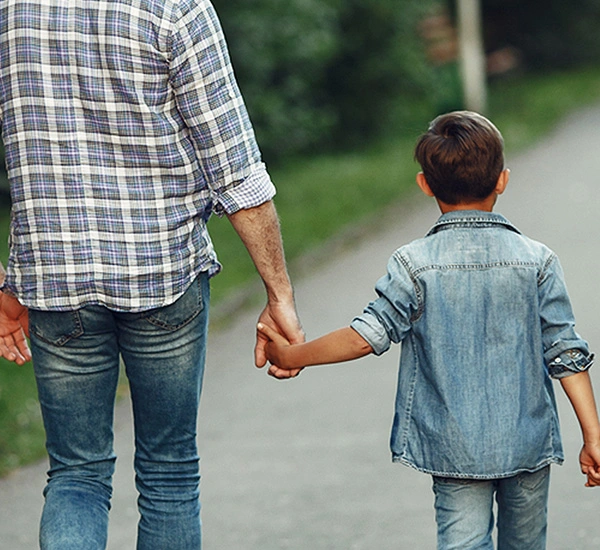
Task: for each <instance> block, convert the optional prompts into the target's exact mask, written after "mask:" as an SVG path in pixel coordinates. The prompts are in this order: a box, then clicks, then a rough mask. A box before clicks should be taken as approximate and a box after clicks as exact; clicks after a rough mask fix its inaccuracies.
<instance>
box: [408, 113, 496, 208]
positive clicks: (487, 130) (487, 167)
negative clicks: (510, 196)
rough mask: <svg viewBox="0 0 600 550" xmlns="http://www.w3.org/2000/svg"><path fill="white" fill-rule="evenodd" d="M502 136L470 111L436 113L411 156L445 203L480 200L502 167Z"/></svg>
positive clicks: (494, 182) (430, 186) (489, 123)
mask: <svg viewBox="0 0 600 550" xmlns="http://www.w3.org/2000/svg"><path fill="white" fill-rule="evenodd" d="M503 149H504V140H503V139H502V134H501V133H500V132H499V131H498V129H497V128H496V127H495V126H494V125H493V124H492V123H491V122H490V121H489V120H488V119H487V118H485V117H483V116H481V115H479V114H477V113H473V112H471V111H455V112H453V113H448V114H445V115H440V116H438V117H437V118H436V119H435V120H433V122H432V123H431V124H430V125H429V129H428V130H427V132H426V133H424V134H423V135H422V136H421V137H420V138H419V140H418V141H417V146H416V148H415V160H416V161H417V162H418V163H419V164H420V165H421V169H422V170H423V174H424V175H425V179H426V180H427V184H428V185H429V188H430V189H431V191H432V192H433V194H434V195H435V196H436V198H438V199H439V200H441V201H442V202H445V203H446V204H452V205H456V204H460V203H462V202H466V201H472V200H482V199H485V198H486V197H488V196H489V195H490V194H491V193H492V192H493V191H494V188H495V187H496V183H497V181H498V178H499V176H500V173H501V172H502V170H503V169H504V153H503Z"/></svg>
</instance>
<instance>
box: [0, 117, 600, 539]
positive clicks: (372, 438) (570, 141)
mask: <svg viewBox="0 0 600 550" xmlns="http://www.w3.org/2000/svg"><path fill="white" fill-rule="evenodd" d="M599 128H600V106H597V107H595V108H590V109H586V110H583V111H580V112H579V113H577V114H575V115H573V116H571V117H570V118H568V119H567V120H566V121H565V122H564V123H563V124H561V125H560V126H559V127H558V128H557V129H556V131H555V132H553V133H552V134H551V135H550V136H549V137H548V138H547V139H545V140H544V141H543V142H541V143H539V144H538V145H537V146H535V147H533V148H531V149H530V150H527V151H524V152H522V153H521V154H520V155H518V156H515V157H509V158H508V159H507V165H508V167H509V168H511V171H512V174H511V182H510V184H509V187H508V190H507V192H506V194H505V195H504V196H503V197H501V199H500V201H499V203H498V206H497V209H496V210H497V211H498V212H501V213H502V214H504V215H506V216H507V217H508V218H509V219H510V220H511V221H512V222H513V223H515V225H517V226H518V227H519V228H520V229H521V230H522V231H524V232H525V233H526V234H528V235H529V236H530V237H533V238H536V239H539V240H541V241H543V242H545V243H546V244H547V245H549V246H550V247H551V248H553V249H554V250H555V252H557V253H558V255H559V256H560V258H561V261H562V264H563V267H564V270H565V273H566V277H567V283H568V285H569V289H570V292H571V297H572V301H573V305H574V309H575V314H576V316H577V319H578V330H579V332H580V333H581V334H582V335H583V336H584V337H585V338H587V339H588V341H589V342H590V344H591V346H592V348H593V349H595V351H597V352H598V351H600V324H599V323H597V322H596V320H597V313H596V312H597V311H599V310H600V292H599V291H598V288H597V286H598V273H599V272H600V269H599V268H600V265H599V264H600V245H599V244H598V241H599V227H600V225H599V223H598V218H599V212H600V195H599V194H598V188H599V185H598V184H599V179H600V176H599V174H600V153H599V151H600V130H599ZM500 130H502V128H500ZM326 184H327V182H324V185H326ZM437 215H438V213H437V210H436V208H435V205H434V204H433V203H432V202H431V201H429V200H426V199H421V198H416V199H415V201H414V203H412V204H411V205H408V206H404V207H402V208H399V209H398V210H397V211H395V212H391V213H389V215H387V216H386V218H385V222H386V224H387V227H386V228H384V229H382V228H380V229H379V230H373V229H371V230H370V231H369V233H368V234H367V235H365V236H364V238H362V239H359V240H356V241H354V242H351V243H350V244H349V245H348V246H346V248H345V249H343V250H336V251H335V252H333V251H332V252H330V253H329V254H327V255H328V256H329V260H328V261H326V262H324V263H320V264H318V266H316V267H314V268H313V269H312V270H308V273H304V274H303V275H302V276H299V277H297V278H296V296H297V301H298V307H299V311H300V314H301V317H302V321H303V324H304V328H305V330H306V333H307V335H308V337H315V336H317V335H319V334H321V333H323V332H325V331H329V330H331V329H334V328H338V327H340V326H343V325H345V324H347V323H349V322H350V320H351V319H352V317H353V316H354V315H355V314H356V313H358V312H360V311H361V310H362V307H363V306H364V305H365V304H366V303H367V302H368V301H369V300H370V299H371V297H372V296H373V290H372V288H373V285H374V283H375V281H376V280H377V278H378V277H379V276H381V275H382V274H383V273H384V270H385V266H386V262H387V259H388V257H389V256H390V254H391V253H392V251H393V250H394V249H395V248H397V247H398V246H400V245H402V244H404V243H406V242H408V241H409V240H412V239H414V238H416V237H419V236H422V235H423V234H424V233H425V232H426V231H427V229H428V228H429V227H430V226H431V225H432V224H433V222H434V221H435V219H436V218H437ZM381 225H384V224H381ZM257 314H258V309H256V310H252V311H248V312H245V313H243V314H239V315H237V317H236V320H235V322H233V323H232V324H231V325H230V326H229V328H227V329H225V330H222V331H220V332H218V333H213V334H212V336H211V342H210V346H209V356H208V364H207V371H206V377H205V385H204V393H203V397H202V406H201V414H200V438H199V442H200V448H201V456H202V476H203V477H202V504H203V512H202V517H203V524H204V528H203V531H204V550H234V549H235V550H259V549H260V550H278V549H293V550H350V549H361V550H387V549H389V550H392V549H394V550H398V549H402V550H412V549H433V548H435V529H434V518H433V511H432V494H431V489H430V479H429V478H428V476H426V475H424V474H420V473H418V472H415V471H412V470H411V469H409V468H406V467H404V466H400V465H393V464H391V462H390V456H389V451H388V437H389V428H390V425H391V420H392V412H393V402H394V393H395V383H396V371H397V362H398V348H395V349H393V350H392V351H390V352H388V353H387V354H386V355H384V356H383V357H380V358H374V357H368V358H365V359H362V360H360V361H357V362H354V363H352V364H346V365H337V366H332V367H322V368H312V369H309V370H307V371H305V372H303V373H302V374H301V375H300V377H298V378H297V379H295V380H292V381H285V382H279V381H275V380H272V379H270V378H269V377H267V376H266V373H264V372H261V371H258V370H257V369H256V368H255V367H254V366H253V360H252V347H253V340H254V324H255V321H256V317H257ZM498 367H499V368H502V365H499V366H498ZM596 368H600V366H597V367H596ZM592 370H593V369H592ZM593 376H594V377H595V379H596V380H598V379H599V378H598V377H599V376H600V374H596V372H594V371H593ZM556 390H557V395H558V397H559V405H560V409H561V420H562V429H563V439H564V444H565V452H566V457H567V460H566V463H565V465H563V466H560V467H554V468H553V473H552V476H553V477H552V486H551V487H552V488H551V499H550V513H549V515H550V523H549V543H548V549H549V550H587V549H590V550H591V549H598V548H600V522H599V521H598V517H599V515H598V514H599V512H600V489H586V488H585V487H584V486H583V484H584V478H583V476H582V475H581V474H580V473H579V470H578V462H577V456H578V453H579V448H580V433H579V428H578V426H577V423H576V421H575V417H574V414H573V413H572V411H571V409H570V406H569V405H568V403H567V402H566V401H565V399H564V398H563V396H562V393H561V390H560V387H559V385H558V384H557V385H556ZM598 393H599V394H600V391H598ZM117 416H118V419H117V433H116V438H117V441H116V448H117V453H118V455H119V461H118V466H117V475H116V479H115V496H114V506H113V511H112V512H111V530H110V543H109V549H110V550H129V549H134V548H135V530H136V525H135V524H136V518H137V512H136V509H135V498H136V496H135V492H134V488H133V474H132V470H131V465H130V464H131V461H132V449H131V439H132V437H131V427H130V426H131V421H130V415H129V409H128V404H127V402H126V400H125V401H124V402H123V403H121V404H120V405H119V407H118V415H117ZM45 469H46V465H45V463H42V464H37V465H34V466H31V467H28V468H25V469H22V470H20V471H18V472H16V473H14V474H13V475H11V476H10V477H8V478H7V479H4V480H1V481H0V548H2V549H6V550H32V549H34V548H37V543H36V540H37V521H38V518H39V514H40V509H41V505H42V497H41V491H42V488H43V484H44V476H45Z"/></svg>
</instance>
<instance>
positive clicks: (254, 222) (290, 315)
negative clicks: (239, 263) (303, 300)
mask: <svg viewBox="0 0 600 550" xmlns="http://www.w3.org/2000/svg"><path fill="white" fill-rule="evenodd" d="M227 217H228V218H229V221H230V222H231V225H232V226H233V228H234V229H235V231H236V232H237V234H238V235H239V236H240V238H241V239H242V242H243V243H244V246H245V247H246V249H247V250H248V253H249V254H250V257H251V258H252V261H253V262H254V265H255V266H256V269H257V271H258V274H259V275H260V277H261V279H262V281H263V283H264V285H265V289H266V291H267V300H268V301H267V306H266V307H265V309H264V311H263V312H262V313H261V315H260V317H259V323H263V324H265V325H268V326H270V327H272V328H274V329H275V330H277V331H278V332H279V334H282V335H283V336H285V338H286V339H287V340H288V341H290V342H292V343H300V342H304V333H303V332H302V328H301V326H300V322H299V320H298V315H297V313H296V305H295V303H294V293H293V290H292V285H291V282H290V278H289V276H288V272H287V268H286V263H285V255H284V252H283V243H282V239H281V231H280V227H279V219H278V217H277V212H276V210H275V205H274V204H273V202H272V201H268V202H265V203H263V204H261V205H260V206H256V207H254V208H248V209H243V210H239V211H238V212H236V213H234V214H229V215H228V216H227ZM266 343H267V338H266V337H265V335H264V334H262V333H260V332H257V335H256V347H255V350H254V355H255V361H256V366H257V367H264V365H265V364H266V362H267V359H266V356H265V344H266ZM300 370H301V369H297V370H296V371H294V376H295V375H296V374H298V373H299V372H300Z"/></svg>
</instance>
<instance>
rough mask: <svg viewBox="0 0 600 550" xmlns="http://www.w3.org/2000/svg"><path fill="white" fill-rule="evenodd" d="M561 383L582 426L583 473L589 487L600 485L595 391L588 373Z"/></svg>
mask: <svg viewBox="0 0 600 550" xmlns="http://www.w3.org/2000/svg"><path fill="white" fill-rule="evenodd" d="M560 383H561V385H562V387H563V389H564V391H565V393H566V394H567V397H568V398H569V401H570V402H571V405H572V406H573V410H574V411H575V414H576V416H577V420H578V421H579V425H580V426H581V433H582V436H583V448H582V449H581V453H580V455H579V463H580V465H581V471H582V473H584V474H585V475H586V476H587V478H588V480H587V483H586V486H587V487H595V486H597V485H600V423H599V421H598V412H597V410H596V401H595V399H594V391H593V388H592V382H591V380H590V376H589V373H588V371H585V372H580V373H577V374H573V375H571V376H566V377H565V378H561V379H560Z"/></svg>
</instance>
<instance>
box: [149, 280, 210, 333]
mask: <svg viewBox="0 0 600 550" xmlns="http://www.w3.org/2000/svg"><path fill="white" fill-rule="evenodd" d="M203 283H206V284H208V281H204V277H203V275H200V276H199V277H198V278H197V279H196V280H195V281H194V282H193V283H192V284H191V285H190V287H189V288H188V289H187V290H186V291H185V292H184V293H183V295H182V296H181V297H179V298H178V299H177V300H176V301H175V302H173V303H172V304H170V305H168V306H164V307H161V308H157V309H153V310H151V311H149V312H148V313H147V314H146V315H144V319H145V320H146V321H148V322H149V323H151V324H152V325H154V326H156V327H159V328H162V329H164V330H169V331H173V330H177V329H179V328H181V327H183V326H184V325H187V324H188V323H189V322H190V321H192V320H193V319H194V318H195V317H197V316H198V315H199V314H200V313H201V312H202V310H203V309H204V298H203V288H202V286H203Z"/></svg>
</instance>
